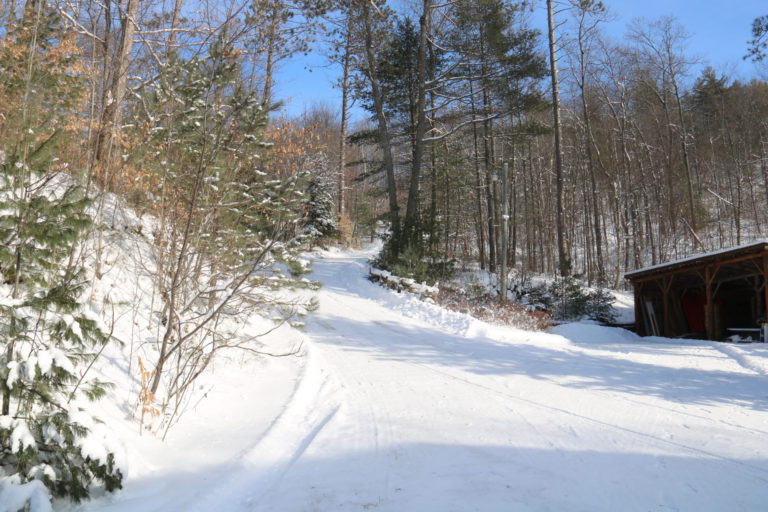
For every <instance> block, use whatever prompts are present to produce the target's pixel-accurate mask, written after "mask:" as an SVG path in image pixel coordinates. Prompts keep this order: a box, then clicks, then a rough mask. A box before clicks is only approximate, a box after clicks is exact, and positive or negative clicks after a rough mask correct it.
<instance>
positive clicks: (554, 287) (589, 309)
mask: <svg viewBox="0 0 768 512" xmlns="http://www.w3.org/2000/svg"><path fill="white" fill-rule="evenodd" d="M524 299H525V302H526V303H527V304H528V305H529V306H531V308H532V309H537V310H546V311H550V312H552V317H553V318H554V319H555V320H558V321H569V320H581V319H589V320H594V321H597V322H602V323H612V322H614V321H615V320H616V310H615V309H614V308H613V302H614V300H615V299H614V297H613V295H611V293H609V292H608V291H607V290H604V289H602V288H597V289H592V288H589V287H587V286H586V285H585V284H584V283H583V282H582V281H581V280H579V279H578V278H577V277H575V276H567V277H563V278H557V279H554V280H553V281H552V282H551V283H549V284H548V285H547V284H539V285H537V286H534V287H532V288H530V289H529V290H528V291H527V293H525V295H524Z"/></svg>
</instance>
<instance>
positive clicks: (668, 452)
mask: <svg viewBox="0 0 768 512" xmlns="http://www.w3.org/2000/svg"><path fill="white" fill-rule="evenodd" d="M372 254H373V250H368V251H358V252H354V251H352V252H345V251H341V250H331V251H325V252H322V253H318V256H317V259H316V261H314V264H313V269H314V273H313V275H312V276H311V277H312V279H314V280H319V281H322V282H323V283H324V286H323V288H322V289H321V290H320V291H319V292H318V299H319V309H318V310H317V311H316V312H315V313H313V314H312V315H310V316H309V317H308V319H307V327H306V330H305V331H304V332H299V331H296V330H295V329H292V328H289V327H288V326H283V327H281V328H280V329H279V330H278V331H277V332H274V333H271V334H270V335H269V336H268V337H267V339H265V340H264V342H265V343H266V344H267V346H270V347H272V346H273V345H274V346H282V347H295V346H297V344H300V345H301V346H302V347H303V349H302V352H301V353H300V357H293V356H291V357H283V358H263V357H261V358H258V357H254V356H250V355H244V354H237V353H231V354H230V355H229V357H228V358H226V359H224V360H220V361H218V362H217V363H216V365H215V368H213V370H212V372H210V373H209V374H206V375H204V376H203V378H202V379H201V381H199V382H198V390H197V391H198V393H197V396H196V398H195V401H194V402H193V404H192V405H191V406H190V407H189V409H188V410H187V412H186V413H185V414H184V415H183V416H182V417H181V419H180V421H179V423H178V424H177V425H176V426H174V427H173V428H172V429H171V430H170V432H169V435H168V438H167V439H166V441H165V442H161V441H160V440H159V439H158V438H157V437H156V436H153V435H151V434H147V433H144V434H143V435H142V433H141V432H140V430H139V429H138V428H137V423H136V421H135V420H133V419H131V418H130V414H129V413H130V408H128V410H126V405H125V404H126V401H125V400H124V399H123V400H119V399H118V398H119V394H117V393H119V392H115V393H116V394H115V395H114V396H113V397H112V399H113V400H114V403H108V404H106V405H104V406H103V410H102V412H103V414H102V419H104V420H105V421H106V422H107V424H108V425H111V426H112V427H113V429H114V430H115V431H116V433H117V434H118V435H119V436H120V437H121V438H122V439H123V444H124V446H125V450H126V455H125V458H126V460H127V471H128V473H127V474H128V477H127V480H126V482H125V488H124V489H123V490H122V491H119V492H118V493H116V494H114V495H108V496H102V497H99V498H97V499H96V500H94V501H92V502H90V503H88V504H85V505H83V506H81V507H80V508H77V509H76V510H78V511H81V510H82V511H90V510H93V511H96V510H98V511H110V512H128V511H131V512H133V511H137V510H141V511H147V512H151V511H168V512H177V511H178V512H182V511H184V512H186V511H200V512H204V511H220V510H226V511H232V512H237V511H264V512H266V511H280V512H283V511H337V510H339V511H343V510H354V511H361V510H380V511H391V512H407V511H419V512H429V511H435V512H449V511H462V512H464V511H471V510H478V511H504V512H509V511H531V510H535V511H548V510H552V511H561V510H566V511H590V512H593V511H616V510H622V511H647V510H691V511H722V510H729V511H738V510H745V511H747V510H763V509H764V508H765V503H766V500H767V499H768V485H766V483H768V391H766V386H765V383H766V376H767V375H768V348H767V347H766V345H764V344H739V345H735V344H719V343H714V342H709V341H701V340H670V339H663V338H640V337H638V336H637V335H635V334H634V333H631V332H629V331H626V330H622V329H613V328H607V327H601V326H599V325H596V324H588V323H576V324H565V325H560V326H557V327H555V328H553V330H552V332H551V333H532V332H526V331H521V330H518V329H513V328H508V327H499V326H492V325H488V324H485V323H483V322H481V321H479V320H476V319H473V318H471V317H468V316H466V315H462V314H459V313H454V312H450V311H446V310H443V309H441V308H440V307H438V306H436V305H435V304H431V303H429V302H425V301H422V300H420V299H419V298H418V297H417V296H416V295H412V294H409V293H399V294H398V293H396V292H393V291H390V290H386V289H383V288H382V287H380V286H378V285H375V284H373V283H371V282H369V281H368V280H367V274H368V271H369V266H368V263H367V258H369V257H370V256H371V255H372ZM126 286H127V285H126ZM126 294H128V291H127V290H123V291H122V292H120V293H115V297H114V298H115V299H119V298H120V297H122V296H124V295H126ZM128 296H130V295H128ZM628 309H629V308H628ZM118 327H119V330H118V332H119V335H120V336H123V337H125V338H126V339H127V338H128V333H126V332H124V330H125V329H127V327H125V326H122V325H119V326H118ZM259 327H260V326H259V324H258V321H257V320H253V319H252V320H250V321H249V322H248V323H246V324H244V325H243V327H242V329H243V330H245V331H248V332H251V331H252V332H256V331H257V330H258V329H259ZM120 330H122V331H120ZM125 350H127V349H125ZM271 350H272V349H271ZM109 357H110V358H111V359H109V361H110V363H109V364H108V365H104V366H102V368H101V371H102V372H103V373H104V374H105V376H109V377H110V378H112V380H116V381H118V384H119V386H123V385H125V386H128V387H130V382H131V381H130V380H129V379H128V377H129V376H130V374H127V373H125V372H126V371H127V368H128V366H129V362H128V361H127V360H121V359H120V357H124V356H121V354H120V353H113V354H111V355H110V356H109ZM121 372H122V373H121ZM121 379H122V381H121ZM123 394H124V392H123ZM64 508H66V507H64Z"/></svg>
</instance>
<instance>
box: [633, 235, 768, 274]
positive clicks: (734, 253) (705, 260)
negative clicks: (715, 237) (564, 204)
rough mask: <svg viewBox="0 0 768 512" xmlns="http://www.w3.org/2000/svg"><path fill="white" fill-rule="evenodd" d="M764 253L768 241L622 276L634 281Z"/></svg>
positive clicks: (679, 260)
mask: <svg viewBox="0 0 768 512" xmlns="http://www.w3.org/2000/svg"><path fill="white" fill-rule="evenodd" d="M764 251H768V239H763V240H757V241H755V242H750V243H748V244H744V245H739V246H736V247H729V248H726V249H720V250H719V251H712V252H707V253H702V254H696V255H694V256H689V257H687V258H681V259H678V260H674V261H669V262H666V263H660V264H658V265H653V266H650V267H645V268H641V269H637V270H633V271H632V272H626V273H625V274H624V278H625V279H629V280H631V281H635V280H639V279H643V278H647V277H650V276H653V275H657V274H665V273H668V272H672V271H677V270H685V269H689V268H690V269H691V270H693V269H694V268H696V267H703V266H706V265H711V264H715V263H718V262H727V261H728V260H733V259H736V258H740V257H742V256H749V255H752V254H761V253H763V252H764Z"/></svg>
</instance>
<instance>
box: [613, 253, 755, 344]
mask: <svg viewBox="0 0 768 512" xmlns="http://www.w3.org/2000/svg"><path fill="white" fill-rule="evenodd" d="M624 277H625V278H626V279H628V280H629V281H631V282H632V286H633V287H634V292H635V327H636V330H637V332H638V333H639V334H641V335H643V336H649V335H661V336H666V337H705V338H706V339H710V340H717V339H725V338H727V337H730V336H733V335H739V336H741V337H743V338H747V337H751V338H752V339H753V340H757V339H759V336H760V332H761V330H762V332H763V334H764V333H765V328H764V324H765V322H766V319H768V286H766V282H767V281H768V240H761V241H758V242H753V243H750V244H746V245H741V246H738V247H732V248H729V249H723V250H720V251H715V252H710V253H705V254H699V255H696V256H692V257H689V258H685V259H681V260H675V261H670V262H668V263H662V264H660V265H654V266H652V267H647V268H641V269H639V270H635V271H633V272H627V273H626V274H624Z"/></svg>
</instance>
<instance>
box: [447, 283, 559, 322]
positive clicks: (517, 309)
mask: <svg viewBox="0 0 768 512" xmlns="http://www.w3.org/2000/svg"><path fill="white" fill-rule="evenodd" d="M435 301H436V302H437V303H438V304H440V305H441V306H442V307H444V308H446V309H449V310H451V311H457V312H459V313H466V314H468V315H470V316H473V317H474V318H478V319H480V320H483V321H486V322H490V323H495V324H501V325H510V326H512V327H517V328H518V329H524V330H526V331H545V330H547V329H548V328H549V327H550V326H551V325H552V318H551V315H550V314H549V313H547V312H544V311H528V310H527V309H526V308H525V307H524V306H522V305H520V304H518V303H516V302H510V301H507V302H505V303H503V304H502V303H501V302H499V299H498V297H496V296H495V295H490V294H485V295H477V296H475V295H469V294H467V293H466V292H464V291H463V290H457V289H453V288H443V287H440V293H438V295H437V297H436V299H435Z"/></svg>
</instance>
